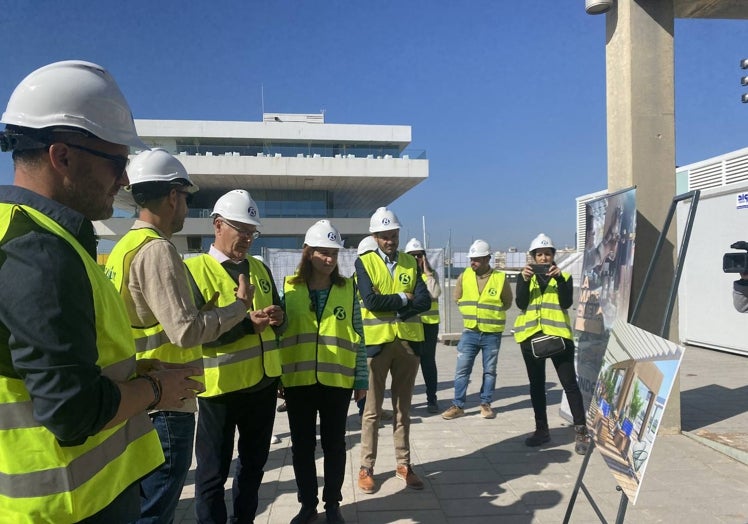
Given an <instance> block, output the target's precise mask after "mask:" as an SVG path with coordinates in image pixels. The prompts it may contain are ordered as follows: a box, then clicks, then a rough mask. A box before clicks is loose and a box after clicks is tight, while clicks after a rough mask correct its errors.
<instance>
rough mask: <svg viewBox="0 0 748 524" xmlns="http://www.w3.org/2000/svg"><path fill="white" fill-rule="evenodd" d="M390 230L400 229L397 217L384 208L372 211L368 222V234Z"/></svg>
mask: <svg viewBox="0 0 748 524" xmlns="http://www.w3.org/2000/svg"><path fill="white" fill-rule="evenodd" d="M392 229H400V221H399V220H398V219H397V215H395V213H393V212H392V211H390V210H389V209H387V208H386V207H380V208H378V209H377V210H376V211H374V214H373V215H371V220H370V221H369V233H381V232H382V231H390V230H392Z"/></svg>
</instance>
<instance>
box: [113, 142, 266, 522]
mask: <svg viewBox="0 0 748 524" xmlns="http://www.w3.org/2000/svg"><path fill="white" fill-rule="evenodd" d="M128 177H129V179H130V191H131V193H132V196H133V199H134V200H135V203H136V204H137V205H138V208H139V213H138V220H136V221H135V223H134V224H133V226H132V228H131V229H130V231H129V232H127V234H125V236H123V237H122V238H121V239H120V241H119V242H117V244H116V245H115V246H114V248H113V249H112V252H111V254H110V255H109V258H108V259H107V264H106V274H107V276H108V277H109V278H110V279H111V280H112V282H113V283H114V285H115V287H116V288H117V290H118V291H119V292H120V295H122V298H123V299H124V301H125V307H126V309H127V314H128V316H129V318H130V325H131V326H132V332H133V336H134V337H135V346H136V348H137V351H138V353H137V355H136V357H137V358H138V359H153V358H156V359H159V360H160V361H162V362H167V363H170V364H189V365H191V366H194V367H200V368H202V347H201V344H203V343H204V342H211V341H213V340H215V339H216V338H218V337H219V336H220V335H221V334H223V333H225V332H226V331H228V330H229V329H231V328H232V327H234V326H235V325H237V324H238V323H239V322H241V321H242V320H243V319H244V318H245V317H246V316H247V310H248V309H249V308H250V307H251V305H252V296H251V287H250V286H249V285H248V284H247V280H246V278H244V277H243V276H242V277H241V278H240V280H239V286H238V291H237V294H236V295H237V296H236V299H235V300H234V301H233V302H230V303H229V304H227V305H226V306H225V307H219V308H205V309H203V310H199V309H198V308H197V307H196V306H195V301H194V299H193V297H192V291H191V290H190V282H189V280H188V278H187V270H186V268H185V265H184V262H183V261H182V257H181V256H180V254H179V252H178V251H177V248H176V247H175V246H174V244H172V243H171V241H170V239H171V237H172V235H174V233H177V232H179V231H181V230H182V227H183V226H184V220H185V217H186V216H187V211H188V204H189V202H190V200H191V199H192V196H193V195H194V194H195V193H196V192H197V189H198V188H197V186H196V185H195V184H193V183H192V181H191V180H190V177H189V175H188V174H187V170H186V169H185V168H184V166H183V165H182V163H181V162H180V161H179V160H177V159H176V158H175V157H173V156H172V155H171V154H169V153H168V152H167V151H165V150H163V149H153V150H149V151H143V152H142V153H140V154H138V155H137V156H136V157H135V158H134V159H133V160H132V162H130V165H129V167H128ZM196 410H197V401H196V400H195V399H193V398H190V399H185V401H184V402H183V403H182V404H181V405H176V406H164V408H162V409H154V410H152V411H151V412H150V413H149V416H150V418H151V421H152V422H153V425H154V426H155V428H156V431H158V434H159V438H160V439H161V444H162V447H163V450H164V456H165V458H166V460H165V462H164V464H163V465H162V466H161V467H159V468H158V469H157V470H155V471H153V472H152V473H151V474H150V475H148V476H147V477H146V478H144V479H143V480H142V481H141V483H140V492H141V515H140V520H139V521H138V522H140V523H146V522H161V521H170V520H172V519H173V518H174V513H175V511H176V509H177V503H178V502H179V495H180V494H181V492H182V487H183V485H184V481H185V479H186V478H187V472H188V471H189V469H190V464H192V448H193V441H194V438H195V411H196Z"/></svg>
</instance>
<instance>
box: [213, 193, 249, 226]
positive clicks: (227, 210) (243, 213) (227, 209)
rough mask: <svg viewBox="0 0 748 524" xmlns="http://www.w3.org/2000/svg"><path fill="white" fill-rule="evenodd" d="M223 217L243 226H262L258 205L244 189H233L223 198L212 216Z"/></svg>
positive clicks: (219, 200) (215, 207)
mask: <svg viewBox="0 0 748 524" xmlns="http://www.w3.org/2000/svg"><path fill="white" fill-rule="evenodd" d="M216 215H221V216H222V217H223V218H225V219H226V220H234V221H236V222H241V223H242V224H251V225H253V226H259V225H260V212H259V211H258V209H257V204H255V201H254V200H252V197H251V196H250V195H249V193H248V192H247V191H245V190H243V189H233V190H231V191H229V192H228V193H226V194H225V195H223V196H221V197H220V198H219V199H218V200H217V201H216V205H215V206H213V212H212V213H211V214H210V216H212V217H214V216H216Z"/></svg>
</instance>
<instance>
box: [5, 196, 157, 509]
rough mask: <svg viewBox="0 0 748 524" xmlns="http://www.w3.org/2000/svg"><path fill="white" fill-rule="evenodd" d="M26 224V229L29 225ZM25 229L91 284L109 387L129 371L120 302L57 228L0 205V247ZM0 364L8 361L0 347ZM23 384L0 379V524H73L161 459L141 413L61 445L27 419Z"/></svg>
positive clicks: (129, 348)
mask: <svg viewBox="0 0 748 524" xmlns="http://www.w3.org/2000/svg"><path fill="white" fill-rule="evenodd" d="M32 221H33V223H32ZM33 229H44V230H47V231H49V232H51V233H53V234H55V235H57V236H59V237H61V238H62V239H64V240H65V241H66V242H68V243H69V244H70V245H71V247H73V249H75V251H76V252H77V253H78V255H79V256H80V258H81V260H82V262H83V264H84V266H85V269H86V274H87V275H88V278H89V280H90V281H91V288H92V290H93V297H92V298H93V304H94V312H95V322H96V342H97V349H98V359H97V361H96V364H97V365H98V366H100V367H101V372H102V374H103V375H105V376H106V377H108V378H110V379H112V380H114V381H126V380H128V379H130V378H132V377H133V376H134V373H135V350H134V344H133V339H132V334H131V333H130V327H129V325H128V324H129V323H128V321H127V313H126V312H125V305H124V304H123V302H122V299H121V298H120V296H119V295H118V294H117V292H116V291H115V290H114V288H113V287H112V285H111V284H110V283H109V281H108V280H107V278H106V276H104V272H103V271H102V270H101V268H100V267H99V266H98V265H97V264H96V261H95V260H93V259H92V258H91V256H90V255H89V254H88V253H87V252H86V251H85V250H84V249H83V247H82V246H81V245H80V244H79V243H78V241H77V240H76V239H75V238H74V237H73V236H72V235H71V234H70V233H69V232H68V231H67V230H65V229H64V228H63V227H62V226H60V225H59V224H58V223H57V222H55V221H53V220H52V219H50V218H49V217H47V216H46V215H44V214H42V213H40V212H39V211H36V210H35V209H33V208H30V207H28V206H19V205H12V204H0V239H1V240H0V244H3V243H5V242H7V241H8V240H10V239H11V238H13V237H15V236H16V235H20V234H23V233H25V232H27V231H31V230H33ZM0 351H2V352H3V353H5V356H3V357H0V360H3V361H6V362H10V361H11V357H10V354H9V348H8V347H7V345H6V344H5V342H3V344H2V345H1V346H0ZM32 410H33V407H32V402H31V397H30V395H29V392H28V391H27V390H26V388H25V386H24V383H23V380H22V379H20V378H18V377H15V376H2V375H0V520H2V521H3V522H13V523H36V522H54V523H56V524H59V523H63V524H64V523H70V522H78V521H80V520H82V519H85V518H87V517H90V516H91V515H94V514H95V513H97V512H99V511H101V510H102V509H104V508H105V507H107V506H108V505H109V504H110V503H111V502H112V501H113V500H114V499H115V498H116V497H117V496H118V495H119V494H120V493H122V491H124V490H125V489H126V488H127V487H128V486H130V485H131V484H132V483H133V482H136V481H137V480H138V479H140V478H142V477H143V476H145V475H146V474H148V473H149V472H150V471H152V470H153V469H155V468H156V467H158V466H159V465H160V464H161V463H163V461H164V455H163V452H162V451H161V444H160V442H159V439H158V435H157V434H156V431H155V430H154V429H153V424H152V423H151V421H150V420H149V418H148V416H147V414H146V413H145V410H144V411H143V412H142V413H141V414H138V415H136V416H134V417H132V418H131V419H129V420H128V421H126V422H123V423H121V424H118V425H117V426H115V427H113V428H111V429H106V430H102V431H100V432H99V433H97V434H95V435H92V436H90V437H88V438H87V439H86V441H85V442H84V443H83V444H80V445H78V446H69V447H62V446H60V445H59V443H58V442H57V439H56V438H55V436H54V435H53V434H52V433H51V432H50V431H49V430H48V429H46V428H45V427H44V426H42V425H41V424H39V423H38V422H37V421H36V420H35V419H34V416H33V411H32Z"/></svg>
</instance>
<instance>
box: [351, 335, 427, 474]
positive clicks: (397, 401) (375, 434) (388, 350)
mask: <svg viewBox="0 0 748 524" xmlns="http://www.w3.org/2000/svg"><path fill="white" fill-rule="evenodd" d="M368 362H369V391H368V392H367V394H366V405H365V406H364V414H363V416H362V418H361V465H362V466H365V467H367V468H373V467H374V463H375V462H376V460H377V443H378V440H379V419H380V417H381V416H382V402H383V401H384V390H385V387H386V383H387V374H388V373H390V374H392V386H391V391H392V408H393V411H394V413H393V415H394V416H393V421H392V422H393V425H394V431H393V437H394V441H395V459H396V460H397V464H398V465H407V464H410V403H411V400H412V398H413V385H414V384H415V381H416V375H417V374H418V365H419V363H420V358H419V357H418V355H416V354H415V353H414V352H413V350H412V349H411V347H410V346H409V345H408V342H407V341H401V340H400V339H397V338H396V339H395V340H394V341H393V342H391V343H389V344H385V345H383V346H382V351H380V352H379V353H378V354H377V355H376V356H374V357H371V358H369V359H368Z"/></svg>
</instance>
